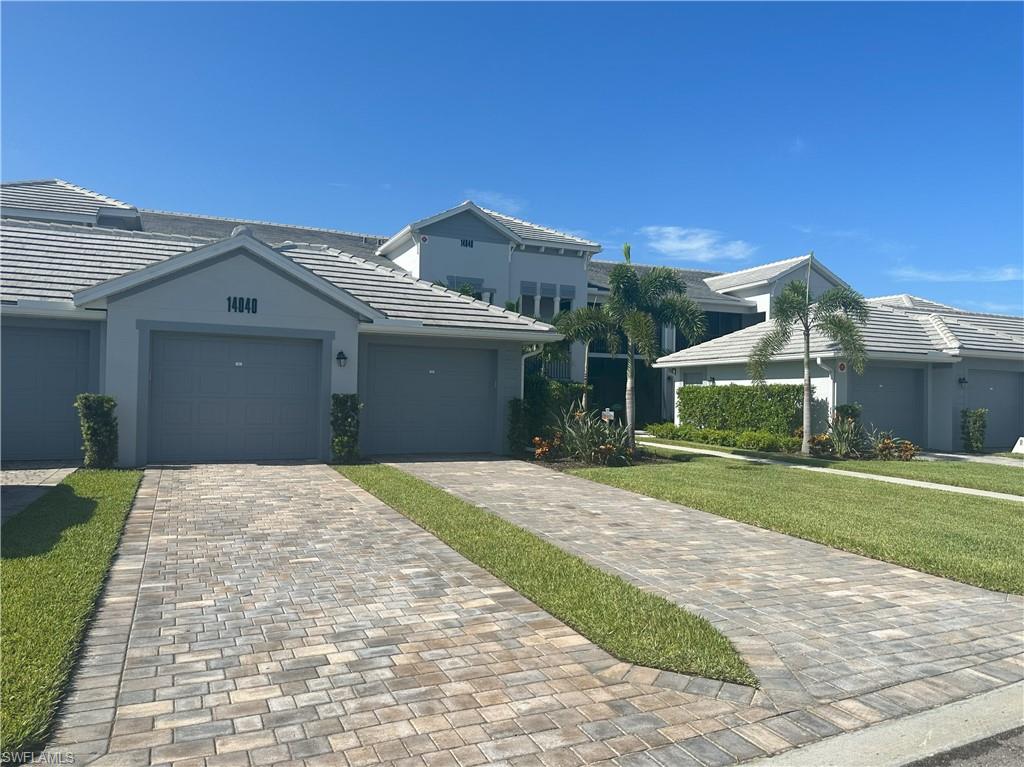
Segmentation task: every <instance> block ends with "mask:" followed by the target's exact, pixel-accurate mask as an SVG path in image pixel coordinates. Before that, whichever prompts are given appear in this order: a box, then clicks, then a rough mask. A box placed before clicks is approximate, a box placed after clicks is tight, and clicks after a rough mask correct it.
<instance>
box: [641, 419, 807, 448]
mask: <svg viewBox="0 0 1024 767" xmlns="http://www.w3.org/2000/svg"><path fill="white" fill-rule="evenodd" d="M647 430H648V431H649V432H650V433H651V434H653V435H654V436H655V437H659V438H661V439H680V440H684V441H686V442H700V443H702V444H705V445H722V446H723V447H738V448H740V449H741V450H756V451H758V452H763V453H799V452H800V438H799V437H787V436H785V435H782V434H772V433H771V432H769V431H757V430H754V429H747V430H744V431H730V430H728V429H698V428H696V427H695V426H690V425H689V424H681V425H679V426H676V425H675V424H672V423H656V424H652V425H651V426H648V427H647Z"/></svg>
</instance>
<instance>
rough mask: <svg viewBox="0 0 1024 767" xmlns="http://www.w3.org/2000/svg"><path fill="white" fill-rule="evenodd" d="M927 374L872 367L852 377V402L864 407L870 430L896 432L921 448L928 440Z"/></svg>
mask: <svg viewBox="0 0 1024 767" xmlns="http://www.w3.org/2000/svg"><path fill="white" fill-rule="evenodd" d="M923 385H924V371H923V370H921V369H918V368H901V367H884V366H877V365H871V364H870V363H869V364H868V365H867V367H866V368H865V370H864V375H862V376H859V375H857V374H856V373H852V374H851V375H850V389H851V392H850V399H851V400H853V401H854V402H859V403H860V404H861V405H863V406H864V413H863V415H862V417H861V420H862V421H863V422H864V425H865V426H866V427H869V428H870V427H872V426H873V427H875V428H878V429H886V430H892V431H894V432H896V434H897V435H898V436H900V437H904V438H906V439H909V440H911V441H912V442H916V443H917V444H921V441H922V440H923V439H924V388H923Z"/></svg>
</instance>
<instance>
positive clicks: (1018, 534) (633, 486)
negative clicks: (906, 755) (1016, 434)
mask: <svg viewBox="0 0 1024 767" xmlns="http://www.w3.org/2000/svg"><path fill="white" fill-rule="evenodd" d="M657 452H659V453H661V454H663V455H665V456H667V457H671V458H672V459H673V462H672V463H658V464H647V465H643V464H641V465H639V466H633V467H626V468H621V469H606V468H598V469H579V470H576V471H573V472H572V473H573V474H577V475H578V476H581V477H586V478H587V479H591V480H595V481H597V482H604V483H605V484H608V485H614V486H615V487H621V488H624V489H626V490H632V491H634V492H637V493H641V494H643V495H648V496H651V497H654V498H660V499H663V500H667V501H672V502H674V503H679V504H682V505H684V506H690V507H693V508H696V509H701V510H703V511H707V512H711V513H712V514H717V515H719V516H722V517H729V518H730V519H736V520H739V521H741V522H747V523H749V524H752V525H757V526H758V527H764V528H768V529H770V530H777V531H779V532H782V533H787V534H789V535H794V536H797V537H800V538H806V539H808V540H812V541H817V542H818V543H823V544H825V545H827V546H832V547H834V548H837V549H843V550H845V551H852V552H855V553H857V554H863V555H865V556H868V557H873V558H874V559H881V560H884V561H886V562H893V563H895V564H899V565H904V566H906V567H910V568H913V569H915V570H922V571H924V572H928V573H933V574H935V575H941V576H943V577H946V578H952V579H954V580H958V581H962V582H964V583H971V584H974V585H976V586H982V587H984V588H988V589H993V590H996V591H1006V592H1011V593H1015V594H1021V593H1024V506H1022V505H1021V504H1019V503H1016V502H1014V501H996V500H989V499H987V498H978V497H974V496H969V495H961V494H955V493H947V492H945V491H942V490H923V489H919V488H914V487H901V486H898V485H892V484H889V483H882V482H874V481H872V480H869V479H859V478H857V477H849V478H846V477H839V476H836V475H834V474H828V475H823V474H816V473H813V472H807V471H797V470H795V469H793V468H790V467H787V466H780V465H770V464H757V463H750V462H746V461H736V460H733V459H731V458H716V457H714V456H701V455H681V454H679V453H670V452H669V451H657Z"/></svg>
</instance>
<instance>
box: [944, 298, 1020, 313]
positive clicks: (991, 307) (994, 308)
mask: <svg viewBox="0 0 1024 767" xmlns="http://www.w3.org/2000/svg"><path fill="white" fill-rule="evenodd" d="M956 305H957V306H963V307H965V308H968V309H974V310H976V311H979V312H989V313H990V314H1013V315H1016V316H1020V315H1021V314H1024V302H1021V303H1017V304H1001V303H997V302H995V301H974V300H972V299H963V300H961V301H957V302H956Z"/></svg>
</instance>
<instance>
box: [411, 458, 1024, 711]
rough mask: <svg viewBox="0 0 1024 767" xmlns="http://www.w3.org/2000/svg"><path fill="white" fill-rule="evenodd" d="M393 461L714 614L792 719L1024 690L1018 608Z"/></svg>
mask: <svg viewBox="0 0 1024 767" xmlns="http://www.w3.org/2000/svg"><path fill="white" fill-rule="evenodd" d="M394 465H396V466H398V467H399V468H401V469H403V470H405V471H408V472H410V473H412V474H414V475H416V476H418V477H420V478H422V479H425V480H427V481H429V482H431V483H433V484H435V485H437V486H439V487H442V488H445V489H447V490H449V491H451V492H453V493H454V494H456V495H458V496H460V497H462V498H464V499H466V500H468V501H470V502H472V503H475V504H477V505H478V506H481V507H483V508H486V509H488V510H490V511H491V512H493V513H495V514H499V515H500V516H502V517H505V518H506V519H508V520H510V521H512V522H514V523H516V524H519V525H521V526H523V527H526V528H528V529H530V530H533V531H534V532H536V533H538V534H540V535H542V536H544V537H545V538H547V539H548V540H550V541H552V542H554V543H556V544H557V545H559V546H560V547H562V548H563V549H565V550H567V551H571V552H573V553H576V554H579V555H580V556H582V557H584V558H585V559H587V560H589V561H591V562H592V563H594V564H596V565H598V566H600V567H603V568H605V569H608V570H611V571H614V572H616V573H618V574H620V575H622V576H623V577H626V578H628V579H630V580H632V581H633V582H635V583H637V584H640V585H642V586H643V587H645V588H647V589H650V590H652V591H656V592H658V593H660V594H662V595H664V596H666V597H668V598H669V599H672V600H674V601H676V602H677V603H679V604H681V605H683V606H685V607H687V608H690V609H693V610H695V611H697V612H699V613H701V614H702V615H704V616H705V617H707V618H708V619H710V620H711V621H712V622H713V623H714V624H715V625H716V626H717V627H718V628H719V629H720V630H721V631H723V632H724V633H725V634H726V635H727V636H729V637H730V639H732V640H733V643H734V644H735V645H736V647H737V649H739V650H740V652H741V653H742V654H743V656H744V658H745V659H746V660H747V662H748V663H749V664H750V666H751V668H752V669H753V670H754V672H755V673H756V674H757V675H758V677H759V678H760V679H761V681H762V684H763V687H764V690H765V691H766V692H767V693H768V694H769V695H770V696H771V698H772V699H773V700H774V701H775V702H776V703H777V704H779V705H780V706H781V707H783V708H789V707H804V708H806V707H811V708H812V710H813V707H814V706H815V705H816V704H822V703H836V702H838V701H844V704H843V707H844V708H847V709H848V710H850V711H852V712H854V713H859V714H863V715H864V716H878V717H882V716H889V715H895V714H900V713H906V712H907V711H911V710H915V709H922V708H926V707H930V706H934V705H938V704H941V703H945V702H949V701H951V700H957V699H961V698H965V697H968V696H970V695H972V694H975V693H978V692H983V691H985V690H988V689H993V688H995V687H999V686H1002V685H1005V684H1007V683H1009V682H1014V681H1019V680H1020V679H1021V678H1022V666H1024V654H1022V650H1024V636H1022V630H1024V600H1022V598H1021V597H1019V596H1012V595H1005V594H998V593H994V592H990V591H986V590H984V589H979V588H975V587H973V586H967V585H964V584H960V583H955V582H953V581H949V580H946V579H944V578H938V577H935V576H931V575H926V574H924V573H920V572H916V571H914V570H909V569H907V568H904V567H898V566H895V565H891V564H887V563H884V562H879V561H876V560H873V559H867V558H865V557H861V556H857V555H855V554H849V553H846V552H842V551H837V550H835V549H831V548H828V547H826V546H822V545H819V544H816V543H811V542H809V541H804V540H800V539H798V538H792V537H790V536H787V535H782V534H780V533H774V532H771V531H767V530H763V529H760V528H756V527H752V526H750V525H746V524H743V523H740V522H735V521H733V520H729V519H725V518H722V517H718V516H715V515H712V514H707V513H704V512H700V511H695V510H693V509H688V508H685V507H682V506H678V505H676V504H672V503H667V502H664V501H658V500H655V499H652V498H648V497H645V496H641V495H637V494H635V493H631V492H628V491H626V490H620V489H618V488H613V487H609V486H606V485H601V484H597V483H594V482H590V481H588V480H585V479H581V478H578V477H572V476H569V475H566V474H562V473H559V472H556V471H553V470H551V469H547V468H544V467H541V466H538V465H536V464H530V463H526V462H523V461H512V460H498V459H495V460H467V459H453V460H414V459H409V460H402V461H398V462H396V463H395V464H394ZM862 706H868V707H869V709H863V708H862Z"/></svg>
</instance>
